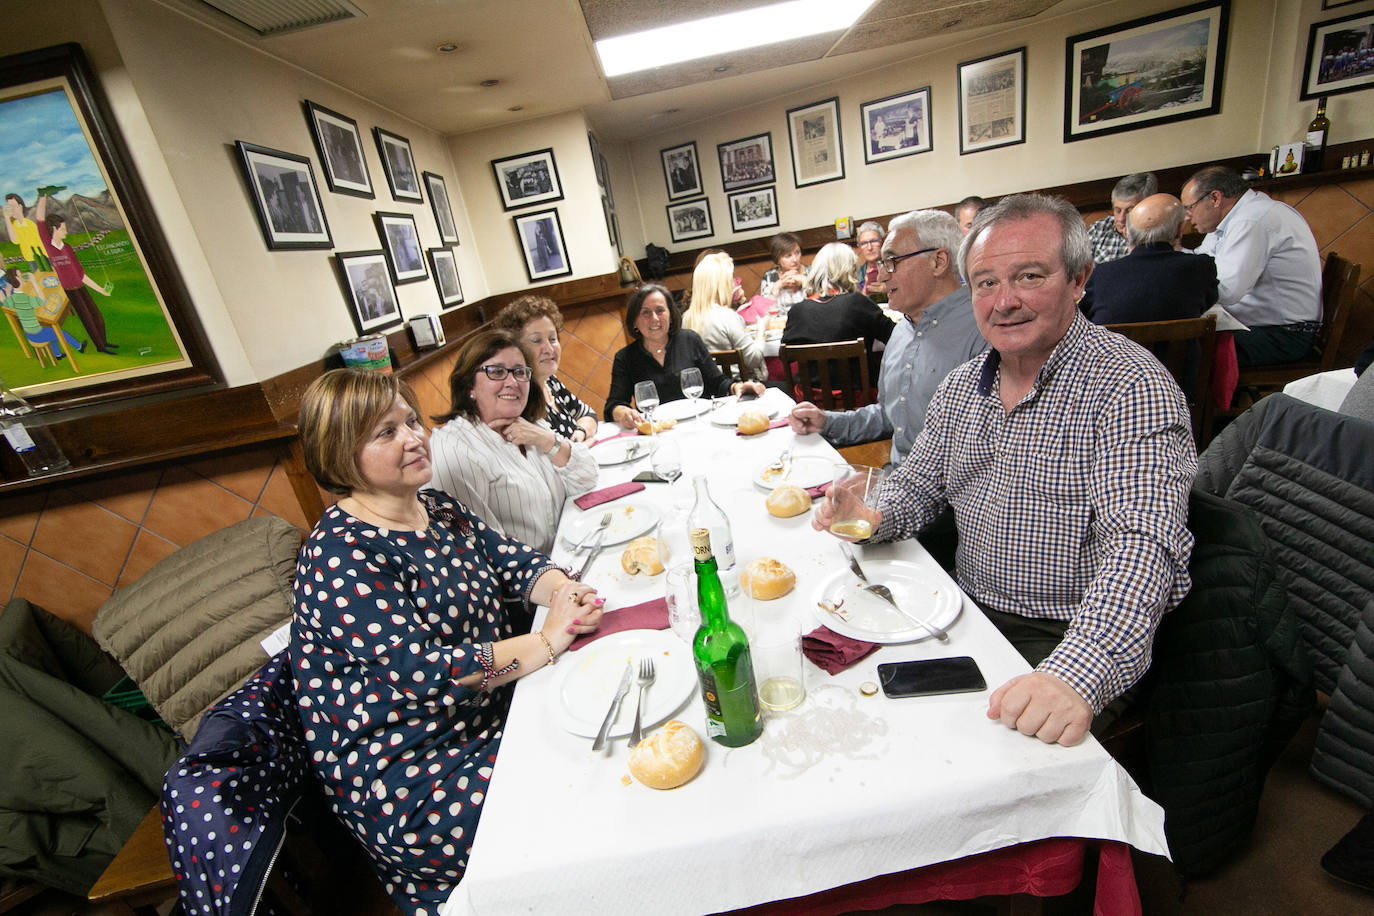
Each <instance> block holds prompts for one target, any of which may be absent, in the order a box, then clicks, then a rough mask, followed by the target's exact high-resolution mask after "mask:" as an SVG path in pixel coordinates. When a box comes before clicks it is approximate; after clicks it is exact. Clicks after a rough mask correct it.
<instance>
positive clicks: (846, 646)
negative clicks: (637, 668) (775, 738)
mask: <svg viewBox="0 0 1374 916" xmlns="http://www.w3.org/2000/svg"><path fill="white" fill-rule="evenodd" d="M602 626H603V627H604V626H605V624H604V623H603V624H602ZM801 643H802V655H805V656H806V657H807V658H809V659H811V661H813V662H815V663H816V667H818V668H820V669H822V670H823V671H826V672H828V673H829V674H839V673H840V672H841V671H843V670H844V669H846V668H848V667H849V666H850V665H852V664H854V663H855V662H857V661H859V660H860V659H864V658H868V656H870V655H872V654H873V653H874V652H877V651H878V644H877V643H874V642H864V641H863V640H861V639H850V638H849V637H848V636H841V635H840V634H839V633H836V632H835V631H834V630H832V629H830V628H829V627H827V626H819V627H816V629H814V630H812V631H811V632H810V633H807V634H806V635H805V636H803V637H802V641H801ZM573 645H576V643H574V644H573Z"/></svg>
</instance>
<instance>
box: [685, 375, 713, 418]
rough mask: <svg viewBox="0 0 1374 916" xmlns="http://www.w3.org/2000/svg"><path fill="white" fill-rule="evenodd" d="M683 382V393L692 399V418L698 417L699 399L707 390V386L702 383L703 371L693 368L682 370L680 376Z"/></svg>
mask: <svg viewBox="0 0 1374 916" xmlns="http://www.w3.org/2000/svg"><path fill="white" fill-rule="evenodd" d="M679 379H680V380H681V382H682V393H683V394H685V395H687V397H689V398H691V399H692V416H694V417H695V416H696V415H697V398H699V397H701V393H702V392H703V391H705V390H706V386H705V385H703V384H702V382H701V370H700V369H698V368H697V367H696V366H692V367H690V368H687V369H683V370H682V374H681V375H680V376H679Z"/></svg>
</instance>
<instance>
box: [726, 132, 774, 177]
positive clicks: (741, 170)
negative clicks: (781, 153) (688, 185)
mask: <svg viewBox="0 0 1374 916" xmlns="http://www.w3.org/2000/svg"><path fill="white" fill-rule="evenodd" d="M716 155H717V156H718V157H719V159H720V183H721V185H722V186H724V188H725V190H727V191H734V190H737V189H739V188H748V187H752V186H753V185H756V184H772V183H773V180H774V179H773V134H772V133H762V134H758V135H756V136H753V137H745V138H744V139H743V140H731V141H730V142H729V143H717V144H716Z"/></svg>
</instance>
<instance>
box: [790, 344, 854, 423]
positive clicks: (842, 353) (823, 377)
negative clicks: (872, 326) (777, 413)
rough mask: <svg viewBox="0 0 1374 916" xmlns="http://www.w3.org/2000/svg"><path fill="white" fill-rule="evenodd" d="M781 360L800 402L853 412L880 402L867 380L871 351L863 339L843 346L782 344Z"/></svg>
mask: <svg viewBox="0 0 1374 916" xmlns="http://www.w3.org/2000/svg"><path fill="white" fill-rule="evenodd" d="M778 359H780V360H781V361H782V372H783V378H784V379H785V380H786V382H787V387H788V389H789V390H790V391H791V392H792V396H793V397H795V398H796V399H797V400H798V401H811V402H812V403H813V404H817V405H819V406H820V407H823V408H825V409H826V410H853V409H854V408H856V407H862V406H864V405H865V404H872V403H873V402H874V401H875V400H876V399H877V393H876V392H875V391H874V390H873V383H872V382H871V381H870V380H869V377H868V348H867V347H865V346H864V342H863V338H861V337H860V338H856V339H854V340H846V341H843V342H840V343H824V344H783V345H782V346H780V347H779V348H778Z"/></svg>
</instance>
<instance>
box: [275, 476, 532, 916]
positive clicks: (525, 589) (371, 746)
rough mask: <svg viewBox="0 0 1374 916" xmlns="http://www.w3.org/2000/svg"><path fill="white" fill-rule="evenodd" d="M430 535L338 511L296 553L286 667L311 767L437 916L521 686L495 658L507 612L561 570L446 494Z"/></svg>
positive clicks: (389, 878) (387, 865) (409, 903)
mask: <svg viewBox="0 0 1374 916" xmlns="http://www.w3.org/2000/svg"><path fill="white" fill-rule="evenodd" d="M419 499H420V501H421V502H423V503H425V505H426V508H427V509H428V510H429V515H430V518H431V520H432V524H431V525H430V526H429V529H428V530H426V531H421V532H416V531H390V530H387V529H384V528H378V527H376V526H373V525H370V524H368V523H366V522H363V521H361V520H359V519H357V518H354V517H352V516H350V515H348V513H346V512H344V511H343V510H341V509H340V508H339V507H338V506H333V507H331V508H330V509H329V510H328V511H326V512H325V515H324V517H323V518H322V519H321V520H320V523H319V524H318V525H316V526H315V530H314V532H313V533H311V535H310V537H309V538H308V539H307V540H306V542H305V545H304V546H303V547H302V548H301V554H300V562H299V564H298V566H297V569H296V583H295V617H294V619H293V621H292V624H291V660H292V663H293V665H294V668H295V689H296V698H297V702H298V704H299V707H300V716H301V724H302V726H303V727H304V730H305V740H306V744H307V746H308V748H309V751H310V766H311V767H312V769H313V770H314V772H315V775H316V776H317V777H318V778H319V780H320V782H321V783H322V784H323V785H324V789H325V794H326V796H328V798H329V803H330V806H331V807H332V808H333V809H334V812H335V813H336V814H337V815H338V816H339V818H340V820H342V821H343V823H344V824H345V826H347V827H348V828H349V829H350V830H351V831H352V832H353V833H354V834H355V835H356V836H357V837H358V839H359V840H361V841H362V844H363V846H364V847H365V848H366V849H367V850H368V852H369V853H370V854H371V856H372V859H373V862H374V864H375V865H376V867H377V870H378V873H379V874H380V875H381V877H382V880H383V882H384V883H385V884H386V887H387V891H388V893H390V894H391V895H392V897H393V898H394V899H395V900H396V902H397V903H398V904H399V905H400V906H401V908H402V910H404V911H405V912H406V913H410V914H416V916H436V914H437V913H438V911H439V906H440V905H441V904H442V903H443V902H444V901H445V900H446V899H447V898H448V896H449V895H450V894H451V893H452V890H453V885H454V884H455V883H456V882H457V881H458V880H459V879H460V878H462V876H463V871H464V870H465V869H466V867H467V860H468V851H469V849H470V848H471V845H472V837H473V834H474V833H475V831H476V828H477V820H478V817H479V816H480V814H481V806H482V800H483V798H484V797H485V793H486V788H487V783H488V781H489V780H490V778H491V771H492V767H493V766H494V765H495V763H496V752H497V749H498V748H499V746H500V743H501V729H502V726H503V725H504V722H505V716H506V711H507V710H508V708H509V706H510V692H511V690H512V685H507V686H504V687H501V688H497V689H495V690H493V691H490V692H487V691H483V690H477V689H469V688H467V687H462V686H460V685H459V684H458V680H459V679H461V678H463V677H466V676H467V675H471V674H483V673H486V674H491V673H493V669H492V664H493V663H492V656H491V644H492V643H493V642H495V641H497V640H501V639H505V638H507V637H509V636H512V635H514V634H513V633H512V632H511V629H510V625H509V623H508V621H507V618H506V615H505V612H504V610H503V609H502V599H503V597H504V598H513V599H525V600H528V597H529V592H530V589H531V588H532V587H533V586H534V582H535V581H536V580H537V579H538V578H539V576H541V575H542V574H543V573H544V572H545V571H546V570H549V569H552V568H555V567H554V564H553V563H552V562H551V561H550V560H549V559H548V558H547V557H545V556H543V555H541V554H539V553H537V552H536V551H534V550H533V549H531V548H530V547H527V546H526V545H524V544H521V543H519V542H518V541H513V540H510V539H509V538H507V537H505V536H504V535H501V534H499V533H497V532H496V531H495V530H494V529H491V528H488V527H487V526H486V525H485V524H483V522H482V521H481V519H479V518H477V517H476V516H475V515H473V514H471V513H470V512H469V511H468V510H467V509H466V508H465V507H464V506H462V505H461V504H459V503H458V502H456V501H454V500H453V499H452V498H450V497H449V496H447V495H446V494H444V493H440V492H437V491H433V490H426V491H424V492H422V493H421V494H420V495H419Z"/></svg>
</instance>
